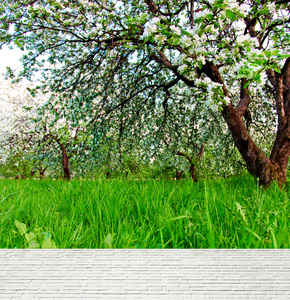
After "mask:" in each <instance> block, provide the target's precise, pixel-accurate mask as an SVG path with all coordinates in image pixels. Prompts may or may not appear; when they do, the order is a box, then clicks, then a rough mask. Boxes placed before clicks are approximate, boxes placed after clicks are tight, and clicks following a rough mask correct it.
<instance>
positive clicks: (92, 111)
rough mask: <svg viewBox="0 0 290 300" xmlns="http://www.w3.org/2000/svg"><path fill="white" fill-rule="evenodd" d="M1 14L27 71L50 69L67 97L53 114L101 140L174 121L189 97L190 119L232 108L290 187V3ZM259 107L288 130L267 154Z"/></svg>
mask: <svg viewBox="0 0 290 300" xmlns="http://www.w3.org/2000/svg"><path fill="white" fill-rule="evenodd" d="M0 12H1V16H0V18H1V24H2V25H1V29H0V33H1V38H0V43H1V44H0V45H3V44H10V45H16V46H17V47H19V48H21V49H23V50H25V51H26V54H25V55H24V56H23V58H22V62H23V65H24V70H23V71H22V72H21V74H20V77H27V78H32V75H33V73H34V72H40V73H41V75H42V85H41V86H42V88H43V90H49V91H51V92H53V93H55V94H57V95H59V96H58V98H57V99H56V100H53V99H52V100H51V103H50V107H51V110H52V111H53V110H54V107H55V106H58V105H61V107H62V109H59V110H54V113H55V116H56V119H57V118H62V117H65V118H67V119H70V120H71V121H72V124H73V126H75V127H77V126H78V123H79V120H83V121H85V122H86V123H87V124H90V125H91V126H92V128H93V131H94V136H95V139H96V141H97V140H98V139H99V138H100V136H102V134H104V132H108V131H109V130H110V128H111V126H114V123H115V122H118V124H119V125H118V126H119V129H120V132H121V133H122V131H123V130H125V129H124V128H129V126H128V125H131V126H133V127H134V130H136V131H138V130H140V128H142V127H143V125H146V124H150V120H154V122H155V126H157V127H158V128H162V127H163V126H164V124H165V123H164V122H163V121H164V120H166V119H167V118H168V111H169V110H168V106H170V105H172V106H173V108H174V109H175V110H176V111H178V109H179V107H181V106H182V105H186V107H187V109H188V111H190V112H188V111H184V112H182V113H181V114H180V116H184V117H185V119H183V117H182V118H181V120H182V125H184V126H185V127H186V126H187V125H186V122H188V121H187V120H186V116H189V115H190V114H191V113H192V112H194V110H195V108H196V106H197V105H198V103H199V102H203V103H205V104H206V105H207V106H208V107H209V108H210V109H211V110H215V111H220V113H221V115H222V117H223V119H224V120H225V122H226V123H227V126H228V128H229V131H230V132H231V135H232V137H233V140H234V142H235V145H236V146H237V148H238V149H239V152H240V153H241V155H242V157H243V159H244V161H245V163H246V165H247V168H248V170H249V171H250V173H251V174H252V175H254V176H255V177H258V178H259V179H260V183H261V184H263V185H268V184H269V183H271V182H272V181H273V180H278V181H279V182H280V183H285V181H286V168H287V164H288V159H289V154H290V139H289V138H290V132H289V130H290V124H289V118H290V106H289V103H290V58H289V56H290V55H289V53H290V51H289V50H290V49H289V37H290V36H289V33H290V31H289V23H290V17H289V15H290V9H289V3H288V1H274V0H273V1H264V0H239V1H236V0H207V1H203V0H198V1H194V0H190V1H174V0H172V1H152V0H146V1H105V0H103V1H98V0H87V1H85V0H81V1H55V0H51V1H50V0H49V1H40V0H36V1H30V0H26V1H21V2H20V1H11V0H9V1H1V9H0ZM54 99H55V98H54ZM273 108H274V109H273ZM253 112H254V113H253ZM257 112H258V113H257ZM253 114H255V117H256V120H260V122H261V120H263V118H266V121H264V124H265V125H271V128H272V126H274V125H276V126H277V133H276V136H274V137H273V139H272V143H273V144H272V147H271V151H270V153H266V154H267V155H266V154H265V149H263V147H261V145H260V144H259V142H257V141H254V139H253V138H259V137H261V135H260V134H256V133H254V132H251V130H250V129H249V128H248V126H247V125H249V123H250V122H251V120H253ZM199 118H202V117H201V116H200V117H199ZM275 119H276V120H275ZM273 120H274V121H273ZM275 121H276V124H274V125H273V122H274V123H275ZM196 123H197V122H196ZM187 124H190V123H189V122H188V123H187ZM125 125H126V126H125ZM214 126H215V124H213V127H214ZM152 128H154V127H152V126H151V129H152ZM264 130H265V131H267V130H268V129H267V128H264ZM201 131H202V128H201ZM266 148H267V147H266ZM266 152H267V151H266Z"/></svg>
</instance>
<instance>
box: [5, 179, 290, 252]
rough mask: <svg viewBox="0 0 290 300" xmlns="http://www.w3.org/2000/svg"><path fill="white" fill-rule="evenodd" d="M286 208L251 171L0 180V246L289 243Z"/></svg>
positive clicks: (282, 194) (285, 199)
mask: <svg viewBox="0 0 290 300" xmlns="http://www.w3.org/2000/svg"><path fill="white" fill-rule="evenodd" d="M289 216H290V212H289V196H288V194H287V192H286V191H281V190H279V188H278V187H277V186H272V187H271V188H269V189H267V190H263V189H262V188H259V187H257V184H256V183H255V182H254V180H253V179H252V178H251V177H242V178H230V179H221V180H212V181H211V180H206V181H200V182H198V183H195V184H193V183H192V182H191V181H185V180H184V181H180V182H177V181H158V180H133V181H126V180H98V181H84V180H81V181H71V182H66V181H49V180H43V181H35V180H19V181H18V180H1V181H0V248H28V247H39V246H40V247H43V248H45V247H57V248H289V246H290V234H289V233H290V222H289ZM24 224H25V225H26V226H27V228H25V225H24Z"/></svg>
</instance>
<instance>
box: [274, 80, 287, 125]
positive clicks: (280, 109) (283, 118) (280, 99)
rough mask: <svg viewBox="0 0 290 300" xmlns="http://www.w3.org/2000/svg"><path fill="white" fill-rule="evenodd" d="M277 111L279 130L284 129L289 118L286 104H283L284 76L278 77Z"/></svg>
mask: <svg viewBox="0 0 290 300" xmlns="http://www.w3.org/2000/svg"><path fill="white" fill-rule="evenodd" d="M276 81H277V86H276V109H277V113H278V122H279V129H280V128H284V127H285V126H286V123H287V117H286V114H285V109H284V103H283V76H282V75H280V74H277V75H276Z"/></svg>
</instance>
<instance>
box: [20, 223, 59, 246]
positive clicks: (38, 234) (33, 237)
mask: <svg viewBox="0 0 290 300" xmlns="http://www.w3.org/2000/svg"><path fill="white" fill-rule="evenodd" d="M15 226H16V227H17V229H18V231H19V233H20V235H21V236H23V235H24V237H25V238H26V245H27V246H26V247H25V248H29V249H37V248H42V249H54V248H56V245H55V242H54V241H53V240H52V239H51V235H50V233H49V232H43V231H42V229H41V228H35V229H34V230H33V231H30V232H28V229H27V227H26V225H25V224H24V223H21V222H19V221H17V220H15Z"/></svg>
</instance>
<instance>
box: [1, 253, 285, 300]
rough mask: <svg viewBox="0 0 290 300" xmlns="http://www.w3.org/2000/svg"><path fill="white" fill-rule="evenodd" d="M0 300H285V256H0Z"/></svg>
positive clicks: (166, 254)
mask: <svg viewBox="0 0 290 300" xmlns="http://www.w3.org/2000/svg"><path fill="white" fill-rule="evenodd" d="M0 299H1V300H5V299H50V300H51V299H154V300H155V299H166V300H167V299H178V300H179V299H287V300H290V250H194V249H193V250H181V249H176V250H156V249H150V250H139V249H131V250H129V249H118V250H104V249H98V250H94V249H72V250H70V249H68V250H63V249H57V250H20V249H19V250H18V249H13V250H12V249H0Z"/></svg>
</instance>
